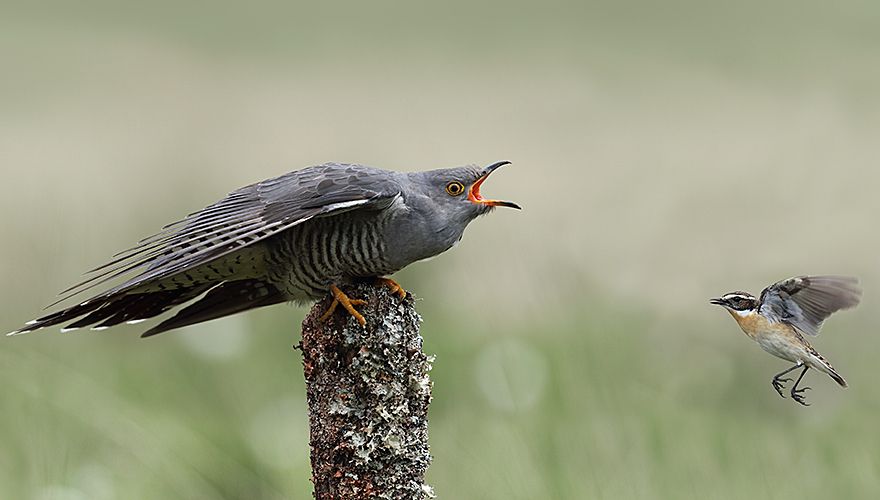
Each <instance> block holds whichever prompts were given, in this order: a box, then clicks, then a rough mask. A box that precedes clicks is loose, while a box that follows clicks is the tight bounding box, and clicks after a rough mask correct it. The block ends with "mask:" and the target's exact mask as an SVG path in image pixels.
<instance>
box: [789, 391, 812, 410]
mask: <svg viewBox="0 0 880 500" xmlns="http://www.w3.org/2000/svg"><path fill="white" fill-rule="evenodd" d="M808 390H810V387H803V388H801V389H795V388H794V387H792V389H791V399H793V400H795V401H797V402H798V403H800V404H802V405H804V406H810V403H807V399H806V398H805V397H804V395H803V394H801V393H802V392H804V391H808Z"/></svg>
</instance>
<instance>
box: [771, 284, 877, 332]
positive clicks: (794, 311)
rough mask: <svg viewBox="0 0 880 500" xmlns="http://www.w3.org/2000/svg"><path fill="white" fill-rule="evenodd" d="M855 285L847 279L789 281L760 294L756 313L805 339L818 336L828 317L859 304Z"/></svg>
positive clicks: (858, 295)
mask: <svg viewBox="0 0 880 500" xmlns="http://www.w3.org/2000/svg"><path fill="white" fill-rule="evenodd" d="M858 283H859V280H857V279H856V278H851V277H848V276H798V277H796V278H789V279H787V280H783V281H780V282H778V283H774V284H772V285H770V286H768V287H767V288H765V289H764V291H763V292H761V298H760V305H759V309H758V311H759V312H761V313H762V314H764V315H765V316H767V317H768V318H770V319H771V320H773V321H779V322H783V323H788V324H790V325H792V326H794V327H795V328H797V329H798V330H800V331H801V332H803V333H805V334H807V335H818V334H819V330H820V329H821V328H822V322H823V321H825V319H826V318H827V317H828V316H831V314H832V313H834V312H836V311H839V310H841V309H848V308H850V307H855V306H856V305H857V304H858V303H859V300H861V296H862V291H861V289H860V288H859V286H858Z"/></svg>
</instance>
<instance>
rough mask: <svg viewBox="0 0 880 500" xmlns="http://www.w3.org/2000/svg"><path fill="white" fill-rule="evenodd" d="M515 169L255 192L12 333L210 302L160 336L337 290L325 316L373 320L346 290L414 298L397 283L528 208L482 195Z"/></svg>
mask: <svg viewBox="0 0 880 500" xmlns="http://www.w3.org/2000/svg"><path fill="white" fill-rule="evenodd" d="M509 163H510V162H507V161H502V162H497V163H493V164H491V165H489V166H487V167H485V168H478V167H476V166H465V167H459V168H449V169H441V170H432V171H427V172H413V173H403V172H391V171H387V170H380V169H377V168H372V167H366V166H363V165H353V164H341V163H327V164H324V165H319V166H314V167H309V168H305V169H302V170H297V171H294V172H290V173H287V174H284V175H282V176H280V177H276V178H273V179H268V180H265V181H262V182H258V183H256V184H252V185H250V186H245V187H243V188H241V189H238V190H236V191H233V192H232V193H230V194H229V195H227V196H226V197H225V198H223V199H222V200H220V201H218V202H216V203H214V204H213V205H210V206H208V207H206V208H204V209H202V210H199V211H198V212H195V213H192V214H190V215H189V216H187V217H186V218H184V219H183V220H181V221H178V222H175V223H172V224H169V225H167V226H165V227H164V228H163V229H162V230H161V231H160V232H159V233H157V234H155V235H153V236H150V237H148V238H146V239H144V240H141V241H140V242H138V244H137V245H135V246H134V247H133V248H130V249H128V250H126V251H124V252H121V253H119V254H116V255H115V256H114V259H113V260H112V261H110V262H108V263H107V264H104V265H103V266H100V267H98V268H96V269H93V270H92V271H90V273H91V274H92V275H91V276H90V277H89V278H88V279H86V280H85V281H83V282H81V283H79V284H77V285H75V286H73V287H71V288H69V289H67V290H65V291H63V292H61V294H62V295H64V296H63V297H62V298H61V299H60V300H59V301H58V302H56V303H55V304H58V303H59V302H61V301H63V300H66V299H68V298H70V297H72V296H74V295H77V294H80V293H82V292H85V291H86V290H90V289H92V288H93V287H96V286H98V285H101V284H104V283H106V282H107V281H110V280H113V279H115V278H119V279H125V281H124V282H122V283H121V284H119V285H117V286H113V287H112V288H110V289H109V290H106V291H104V292H102V293H100V294H98V295H95V296H93V297H91V298H88V299H87V300H84V301H82V302H79V303H77V304H76V305H74V306H71V307H68V308H66V309H63V310H61V311H58V312H55V313H53V314H49V315H46V316H43V317H41V318H37V319H35V320H33V321H30V322H28V323H27V325H25V326H24V327H22V328H21V329H19V330H16V331H14V332H11V333H10V334H9V335H17V334H22V333H26V332H30V331H33V330H38V329H40V328H45V327H47V326H52V325H58V324H61V323H67V322H69V321H73V320H76V321H74V322H73V323H70V324H69V325H67V327H66V328H63V329H62V330H61V331H62V332H63V331H70V330H74V329H77V328H83V327H88V326H91V327H92V329H93V330H102V329H105V328H109V327H111V326H114V325H118V324H120V323H139V322H141V321H144V320H146V319H149V318H152V317H154V316H158V315H159V314H161V313H163V312H165V311H167V310H169V309H172V308H174V307H175V306H179V305H182V304H184V303H187V302H191V301H193V300H194V299H197V298H199V297H201V298H200V299H199V300H196V301H195V302H192V303H191V304H189V305H188V306H186V307H184V308H183V309H180V310H179V311H178V312H177V314H176V315H175V316H173V317H171V318H169V319H167V320H165V321H163V322H161V323H160V324H158V325H157V326H155V327H153V328H151V329H149V330H147V331H146V332H145V333H144V334H143V335H142V337H148V336H151V335H156V334H158V333H162V332H165V331H168V330H172V329H175V328H181V327H184V326H188V325H192V324H195V323H201V322H203V321H208V320H212V319H215V318H220V317H223V316H228V315H230V314H235V313H239V312H242V311H246V310H249V309H255V308H257V307H264V306H269V305H273V304H278V303H281V302H290V301H293V302H307V301H315V300H319V299H321V298H322V297H325V296H326V295H327V294H328V292H329V293H330V294H332V296H333V297H334V300H333V303H332V305H331V306H330V308H329V309H328V311H327V312H326V313H325V314H324V317H323V319H325V320H326V319H327V318H329V317H330V315H331V314H333V312H334V311H335V310H336V308H337V306H340V305H341V306H342V307H343V308H344V309H345V310H347V311H348V312H349V313H350V314H351V315H352V316H354V318H355V319H356V320H357V321H358V322H359V323H360V324H361V325H364V324H366V319H365V318H364V317H363V316H362V315H361V314H360V313H359V312H358V311H357V309H356V308H355V306H358V305H362V304H364V303H365V302H364V301H363V300H358V299H352V298H349V297H348V296H346V294H345V293H343V292H342V290H340V288H339V287H340V286H343V285H346V284H351V283H353V282H356V281H362V280H375V281H376V282H377V283H378V284H381V285H384V286H389V287H391V289H392V291H393V292H396V293H397V294H399V295H400V296H401V297H405V296H406V292H405V291H404V290H403V288H402V287H401V286H400V285H398V284H397V283H395V282H394V281H393V280H391V279H388V278H386V276H388V275H390V274H393V273H395V272H397V271H399V270H400V269H403V268H404V267H406V266H408V265H409V264H412V263H413V262H416V261H419V260H424V259H427V258H430V257H433V256H435V255H438V254H440V253H442V252H445V251H446V250H449V249H450V248H452V247H453V246H454V245H455V244H456V243H458V242H459V240H461V238H462V235H463V233H464V230H465V228H466V227H467V225H468V224H469V223H470V222H471V221H472V220H474V219H475V218H477V217H478V216H480V215H484V214H487V213H489V212H490V211H491V210H492V209H493V208H494V207H510V208H516V209H519V208H520V207H519V206H518V205H517V204H515V203H512V202H509V201H501V200H490V199H485V198H483V196H482V194H481V193H480V188H481V187H482V185H483V182H484V181H485V180H486V179H487V178H488V177H489V175H490V174H491V173H492V172H494V171H495V170H497V169H498V168H499V167H502V166H504V165H507V164H509ZM124 276H128V278H122V277H124ZM203 295H204V296H203ZM55 304H53V305H55ZM50 307H51V306H50Z"/></svg>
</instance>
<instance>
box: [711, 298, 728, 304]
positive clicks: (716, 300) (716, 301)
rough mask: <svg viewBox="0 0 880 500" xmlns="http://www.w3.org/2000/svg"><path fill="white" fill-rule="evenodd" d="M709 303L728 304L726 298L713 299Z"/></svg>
mask: <svg viewBox="0 0 880 500" xmlns="http://www.w3.org/2000/svg"><path fill="white" fill-rule="evenodd" d="M709 303H710V304H715V305H716V306H723V305H727V302H725V300H724V299H712V300H710V301H709Z"/></svg>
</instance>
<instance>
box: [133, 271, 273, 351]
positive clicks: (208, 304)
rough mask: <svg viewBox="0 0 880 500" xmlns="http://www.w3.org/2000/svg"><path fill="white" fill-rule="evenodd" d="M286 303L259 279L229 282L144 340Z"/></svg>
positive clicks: (160, 324)
mask: <svg viewBox="0 0 880 500" xmlns="http://www.w3.org/2000/svg"><path fill="white" fill-rule="evenodd" d="M285 300H287V299H286V298H285V296H284V294H282V293H281V292H280V291H279V290H278V289H277V288H275V287H274V286H273V285H270V284H268V283H265V282H263V281H260V280H257V279H246V280H237V281H227V282H225V283H222V284H220V285H217V286H215V287H214V288H211V290H210V291H209V292H208V293H207V294H206V295H205V296H204V297H202V298H201V299H200V300H198V301H196V302H195V303H193V304H191V305H189V306H187V307H185V308H183V309H181V310H180V311H179V312H178V313H177V314H175V315H174V316H173V317H171V318H169V319H167V320H165V321H163V322H162V323H159V324H158V325H157V326H155V327H153V328H150V329H149V330H147V331H146V332H144V333H143V335H141V337H152V336H153V335H157V334H160V333H162V332H167V331H168V330H173V329H175V328H181V327H184V326H189V325H194V324H196V323H201V322H203V321H209V320H212V319H217V318H222V317H223V316H229V315H230V314H235V313H239V312H242V311H246V310H248V309H256V308H258V307H264V306H271V305H273V304H278V303H280V302H284V301H285Z"/></svg>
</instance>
